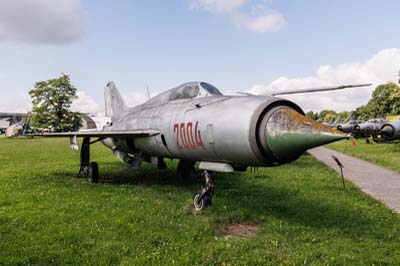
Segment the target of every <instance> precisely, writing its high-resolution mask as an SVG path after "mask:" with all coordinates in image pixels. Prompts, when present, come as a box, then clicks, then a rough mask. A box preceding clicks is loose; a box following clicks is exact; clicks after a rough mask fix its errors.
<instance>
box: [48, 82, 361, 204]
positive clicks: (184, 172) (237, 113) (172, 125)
mask: <svg viewBox="0 0 400 266" xmlns="http://www.w3.org/2000/svg"><path fill="white" fill-rule="evenodd" d="M351 87H353V86H351ZM342 88H343V86H341V87H338V89H342ZM324 90H326V88H324ZM307 91H309V90H307ZM300 92H301V91H300ZM303 92H305V91H303ZM289 93H293V92H292V91H290V92H289ZM280 94H283V93H282V92H281V93H280ZM105 103H106V114H107V116H109V117H111V123H110V124H109V125H108V126H106V127H105V128H104V129H103V130H101V131H85V132H68V133H55V134H43V135H44V136H68V137H70V140H71V147H72V148H73V149H78V145H77V140H76V139H77V137H83V142H82V147H81V155H80V163H81V166H80V170H79V173H80V174H81V175H83V176H85V177H87V178H88V180H89V181H92V182H97V181H98V179H99V169H98V165H97V163H95V162H91V161H90V145H91V144H93V143H95V142H97V141H101V142H102V143H103V144H104V145H105V146H107V147H108V148H110V149H111V150H112V152H113V154H114V155H115V156H116V157H117V158H118V159H120V160H121V161H122V162H124V163H126V164H127V165H128V166H129V167H131V168H132V169H138V168H139V167H140V165H141V164H142V162H149V163H152V164H154V165H155V166H157V167H158V168H159V169H164V168H166V167H167V166H166V164H165V163H164V159H165V158H173V159H178V160H179V164H178V174H179V175H181V176H182V177H188V176H189V175H190V173H191V172H192V171H193V170H194V166H195V163H196V162H200V164H199V169H201V170H203V175H204V177H205V180H206V185H205V186H204V187H203V188H202V189H201V190H200V191H199V192H197V193H196V194H195V196H194V199H193V205H194V208H195V210H202V209H203V208H205V207H207V206H209V205H210V204H211V198H212V196H213V194H214V178H213V172H233V171H235V170H238V171H244V170H246V168H247V167H248V166H261V167H262V166H265V167H270V166H278V165H281V164H285V163H289V162H292V161H294V160H296V159H297V158H299V157H300V156H301V155H302V154H303V153H304V152H305V151H306V150H308V149H310V148H313V147H316V146H320V145H324V144H326V143H329V142H333V141H337V140H340V139H343V138H346V137H347V135H346V134H344V133H342V132H339V131H338V130H336V129H333V128H330V127H328V126H325V125H322V124H321V123H318V122H316V121H314V120H312V119H310V118H308V117H306V116H305V115H304V112H303V111H302V110H301V108H300V107H299V106H298V105H296V104H295V103H293V102H291V101H288V100H285V99H281V98H277V97H272V96H254V95H246V96H224V95H223V94H222V93H221V92H220V91H219V90H218V89H217V88H215V87H214V86H212V85H210V84H208V83H205V82H191V83H186V84H183V85H181V86H179V87H176V88H174V89H170V90H168V91H165V92H163V93H161V94H159V95H157V96H155V97H154V98H151V99H150V100H149V101H147V102H146V103H144V104H142V105H138V106H135V107H132V108H129V107H127V106H126V105H125V103H124V101H123V99H122V98H121V96H120V94H119V93H118V91H117V88H116V86H115V84H114V82H109V83H108V84H107V86H106V87H105Z"/></svg>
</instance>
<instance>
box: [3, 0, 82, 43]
mask: <svg viewBox="0 0 400 266" xmlns="http://www.w3.org/2000/svg"><path fill="white" fill-rule="evenodd" d="M84 17H85V16H84V12H83V9H82V6H81V1H80V0H1V1H0V41H17V42H24V43H50V44H68V43H71V42H74V41H76V40H78V39H80V38H81V37H82V35H83V33H84V24H85V23H84Z"/></svg>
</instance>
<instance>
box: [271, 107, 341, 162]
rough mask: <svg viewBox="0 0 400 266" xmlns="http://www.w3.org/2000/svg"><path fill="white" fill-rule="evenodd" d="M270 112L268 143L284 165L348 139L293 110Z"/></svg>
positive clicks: (276, 109) (333, 129)
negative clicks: (319, 148)
mask: <svg viewBox="0 0 400 266" xmlns="http://www.w3.org/2000/svg"><path fill="white" fill-rule="evenodd" d="M270 113H271V114H270V115H269V118H268V120H267V123H266V130H265V140H266V143H267V147H268V149H269V150H270V151H271V152H272V153H273V154H274V157H276V159H278V160H279V161H282V162H291V161H293V160H295V159H297V158H298V157H299V156H300V155H301V154H303V153H304V152H305V151H306V150H308V149H311V148H314V147H317V146H321V145H324V144H327V143H330V142H334V141H337V140H341V139H344V138H347V137H348V136H347V135H346V134H344V133H343V132H341V131H339V130H337V129H335V128H331V127H329V126H326V125H323V124H321V123H319V122H316V121H315V120H313V119H311V118H309V117H307V116H304V115H302V114H300V113H299V112H297V111H296V110H294V109H292V108H290V107H286V106H283V107H277V108H275V109H273V110H271V112H270Z"/></svg>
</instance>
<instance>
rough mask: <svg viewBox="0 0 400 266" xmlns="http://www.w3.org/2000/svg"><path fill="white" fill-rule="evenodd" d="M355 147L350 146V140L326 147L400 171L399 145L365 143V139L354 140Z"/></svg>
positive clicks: (391, 143) (392, 143)
mask: <svg viewBox="0 0 400 266" xmlns="http://www.w3.org/2000/svg"><path fill="white" fill-rule="evenodd" d="M355 143H356V146H354V147H353V146H352V140H343V141H339V142H335V143H331V144H329V145H327V147H328V148H331V149H334V150H337V151H340V152H343V153H346V154H348V155H351V156H353V157H357V158H360V159H362V160H365V161H369V162H371V163H374V164H377V165H380V166H383V167H386V168H389V169H392V170H394V171H400V144H399V143H394V142H388V143H379V144H378V143H375V142H372V140H371V143H369V144H368V143H366V141H365V139H359V140H355Z"/></svg>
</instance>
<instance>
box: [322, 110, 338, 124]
mask: <svg viewBox="0 0 400 266" xmlns="http://www.w3.org/2000/svg"><path fill="white" fill-rule="evenodd" d="M336 117H337V113H336V112H335V111H333V110H322V111H321V112H319V119H320V120H322V121H323V122H327V123H328V122H330V121H331V120H335V119H336Z"/></svg>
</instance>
